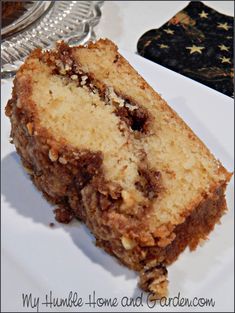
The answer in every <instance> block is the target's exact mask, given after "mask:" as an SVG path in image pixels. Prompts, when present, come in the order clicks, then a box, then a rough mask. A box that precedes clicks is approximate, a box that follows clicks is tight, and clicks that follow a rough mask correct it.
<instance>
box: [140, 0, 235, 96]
mask: <svg viewBox="0 0 235 313" xmlns="http://www.w3.org/2000/svg"><path fill="white" fill-rule="evenodd" d="M233 23H234V21H233V18H232V17H231V16H228V15H224V14H221V13H219V12H217V11H216V10H214V9H212V8H210V7H209V6H206V5H205V4H204V3H203V2H201V1H191V2H190V3H189V4H188V5H187V7H185V8H184V9H183V10H181V11H180V12H178V13H176V14H175V15H174V16H173V17H172V18H171V19H170V20H169V21H167V22H166V23H165V24H164V25H163V26H162V27H161V28H159V29H152V30H149V31H148V32H146V33H145V34H144V35H143V36H142V37H141V38H140V39H139V41H138V45H137V50H138V53H139V54H141V55H142V56H144V57H146V58H148V59H150V60H152V61H154V62H156V63H159V64H161V65H163V66H165V67H168V68H170V69H172V70H174V71H176V72H178V73H181V74H183V75H185V76H188V77H190V78H192V79H195V80H197V81H199V82H201V83H202V84H205V85H207V86H209V87H211V88H214V89H216V90H218V91H220V92H222V93H224V94H226V95H228V96H232V94H233V90H234V86H233V79H232V76H231V75H232V74H233ZM149 41H150V43H149Z"/></svg>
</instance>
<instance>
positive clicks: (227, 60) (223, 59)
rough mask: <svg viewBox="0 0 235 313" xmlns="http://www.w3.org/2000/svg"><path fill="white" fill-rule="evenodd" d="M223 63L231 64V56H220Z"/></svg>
mask: <svg viewBox="0 0 235 313" xmlns="http://www.w3.org/2000/svg"><path fill="white" fill-rule="evenodd" d="M220 60H221V63H229V64H231V61H230V58H226V57H225V56H223V57H220Z"/></svg>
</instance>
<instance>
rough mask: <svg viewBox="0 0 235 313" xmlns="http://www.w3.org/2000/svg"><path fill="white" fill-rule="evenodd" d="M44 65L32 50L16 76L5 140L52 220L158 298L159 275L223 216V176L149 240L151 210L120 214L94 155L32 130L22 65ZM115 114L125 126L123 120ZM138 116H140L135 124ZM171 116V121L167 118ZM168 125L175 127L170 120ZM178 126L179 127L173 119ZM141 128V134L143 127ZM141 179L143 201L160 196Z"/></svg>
mask: <svg viewBox="0 0 235 313" xmlns="http://www.w3.org/2000/svg"><path fill="white" fill-rule="evenodd" d="M98 45H99V44H98ZM94 47H97V46H96V45H94V44H91V45H89V47H88V49H93V48H94ZM64 52H66V53H64ZM67 52H68V53H67ZM70 52H71V50H70V48H68V47H67V46H66V45H64V44H62V45H61V46H60V47H59V52H58V53H56V54H54V56H56V57H57V56H59V57H60V58H65V59H66V58H70V57H71V55H70ZM52 55H53V54H52ZM118 56H119V55H118ZM50 57H51V54H50V53H45V54H43V53H42V52H41V51H40V50H36V51H34V52H33V54H32V55H31V56H30V57H29V59H28V60H27V61H26V63H25V64H24V65H23V66H22V67H21V69H20V70H19V71H18V73H17V75H16V78H15V80H14V89H13V94H12V99H11V100H9V101H8V104H7V107H6V115H7V116H9V118H10V120H11V126H12V130H11V137H12V138H13V142H14V144H15V146H16V149H17V152H18V154H19V155H20V156H21V159H22V163H23V165H24V167H25V168H26V170H27V171H28V173H29V174H30V177H31V179H32V181H33V182H34V184H35V185H36V186H37V188H38V189H39V190H41V191H42V192H43V194H44V196H45V197H46V198H47V199H48V200H49V201H50V202H51V203H53V204H55V205H56V206H57V209H56V210H55V216H56V219H57V220H58V221H60V222H63V223H68V222H69V221H70V220H71V219H72V218H74V217H76V218H79V219H81V220H82V221H83V222H85V223H86V224H87V226H88V227H89V229H90V230H91V231H92V233H93V234H94V236H95V237H96V242H97V245H98V246H100V247H102V248H104V249H105V250H106V251H107V252H108V253H110V254H112V255H115V256H116V257H117V258H118V259H119V260H120V261H121V262H122V263H124V264H125V265H127V266H128V267H130V268H132V269H134V270H136V271H140V272H141V283H140V285H141V286H142V287H143V288H144V289H145V290H149V291H151V292H155V293H157V294H159V295H162V294H163V290H164V292H165V289H166V287H167V280H166V276H167V272H166V271H165V270H163V269H162V268H164V266H165V265H169V264H171V263H172V262H173V261H175V260H176V259H177V257H178V255H179V254H180V253H181V252H182V251H183V250H184V249H185V248H186V247H187V246H189V247H190V249H195V248H196V246H197V245H198V243H199V242H200V240H202V239H206V237H207V235H208V234H209V232H210V231H211V230H212V229H213V228H214V225H215V224H216V223H217V222H218V221H219V219H220V217H221V216H222V214H223V213H224V212H225V210H226V202H225V198H224V191H225V187H226V184H227V181H228V180H229V178H230V176H231V175H230V174H229V173H227V172H226V170H225V169H224V168H223V167H222V166H221V171H224V172H225V173H226V175H227V177H226V179H225V180H221V182H220V183H216V184H214V185H211V189H210V192H209V193H205V194H204V196H202V197H201V198H200V199H194V202H193V203H192V204H191V207H190V208H189V210H188V211H186V212H185V215H184V216H182V220H183V222H182V223H179V224H178V225H172V224H171V223H166V224H163V225H161V226H160V227H157V228H156V229H155V231H154V233H153V232H152V231H150V229H149V227H148V221H147V220H146V219H145V215H146V214H147V213H148V210H151V209H152V208H151V207H146V208H144V209H143V210H140V211H139V212H138V214H136V215H135V216H133V215H130V214H126V213H125V212H124V213H123V212H122V211H121V210H120V207H121V205H122V203H123V194H122V187H121V186H120V185H119V184H117V183H114V182H112V181H107V179H106V178H105V175H104V172H103V157H104V156H103V153H102V152H101V151H91V150H89V149H76V148H74V147H72V146H71V145H70V144H69V143H68V142H66V140H65V139H63V140H61V141H58V140H56V139H55V138H54V136H53V134H52V133H49V132H48V130H46V129H45V128H44V127H42V126H41V125H40V120H39V118H38V115H37V108H36V105H35V103H34V102H33V101H32V100H31V98H30V96H31V93H32V81H31V79H32V78H31V76H30V73H33V71H34V66H35V65H34V63H31V62H29V61H30V59H34V58H37V59H39V60H42V61H43V62H46V63H47V64H48V63H49V62H50V60H51V59H50ZM118 60H119V61H120V62H122V57H121V56H119V57H118ZM55 70H57V69H55ZM25 73H29V75H24V74H25ZM72 74H73V73H70V75H72ZM145 84H146V83H145V82H144V80H143V88H146V89H149V88H150V87H148V86H147V85H146V86H145ZM101 90H102V87H101ZM168 109H169V110H171V109H170V108H169V107H168ZM118 114H119V116H120V115H121V116H122V118H124V120H125V117H126V114H127V112H121V113H120V112H118ZM128 114H129V113H128ZM145 114H146V113H145V111H144V110H143V111H142V113H141V118H143V116H145ZM172 114H175V113H174V112H173V111H172ZM123 116H124V117H123ZM174 117H175V118H176V120H177V119H178V116H175V115H174ZM138 118H139V117H138ZM128 121H130V118H129V117H128ZM178 122H179V123H183V122H182V120H181V119H179V121H178ZM145 127H146V128H145V129H144V132H145V131H147V127H148V126H147V125H145ZM184 127H187V126H186V125H185V126H184ZM190 135H191V139H192V140H197V141H198V139H197V138H196V136H195V135H194V134H193V133H190ZM202 145H203V144H202ZM203 149H204V145H203ZM208 153H209V152H208ZM142 171H143V172H141V170H140V172H141V175H142V177H143V181H142V182H141V183H139V185H138V186H137V188H139V190H142V191H143V190H144V193H145V196H146V197H147V198H149V197H157V196H158V190H161V188H164V186H162V185H161V173H160V172H151V171H148V172H145V171H144V170H142ZM146 182H147V183H146ZM159 266H160V267H159ZM146 270H147V273H146V275H145V271H146ZM154 273H155V274H154ZM153 276H155V278H156V279H155V280H154V279H153ZM159 277H160V278H159ZM159 279H160V280H159ZM148 286H150V287H149V288H148ZM159 286H160V287H159ZM159 288H160V289H159Z"/></svg>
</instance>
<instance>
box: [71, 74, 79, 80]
mask: <svg viewBox="0 0 235 313" xmlns="http://www.w3.org/2000/svg"><path fill="white" fill-rule="evenodd" d="M70 78H71V79H72V80H77V79H78V75H75V74H74V75H71V76H70Z"/></svg>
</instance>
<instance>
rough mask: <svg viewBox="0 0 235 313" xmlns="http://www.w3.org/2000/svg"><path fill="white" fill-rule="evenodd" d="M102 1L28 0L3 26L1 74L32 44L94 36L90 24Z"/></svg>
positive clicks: (72, 42) (70, 41)
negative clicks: (20, 10) (25, 5)
mask: <svg viewBox="0 0 235 313" xmlns="http://www.w3.org/2000/svg"><path fill="white" fill-rule="evenodd" d="M102 2H103V1H31V2H28V3H32V5H31V6H30V5H28V10H27V11H26V12H25V13H24V14H23V15H22V16H21V17H20V18H19V19H17V20H16V21H15V22H14V23H12V24H10V25H8V26H6V27H4V28H2V30H1V35H2V40H3V41H2V44H1V74H2V77H3V78H7V77H11V76H12V75H14V74H15V72H16V70H17V68H18V67H19V65H20V64H21V63H22V61H23V60H24V58H25V57H26V56H27V55H28V54H29V53H30V52H31V51H32V50H34V49H35V48H42V49H48V48H51V47H53V44H54V42H56V41H58V40H64V41H65V42H67V43H68V44H69V45H71V46H72V45H78V44H85V43H86V42H88V41H89V40H94V39H95V34H94V31H93V27H94V26H95V25H97V24H98V22H99V20H100V17H101V10H100V6H101V5H102Z"/></svg>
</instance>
